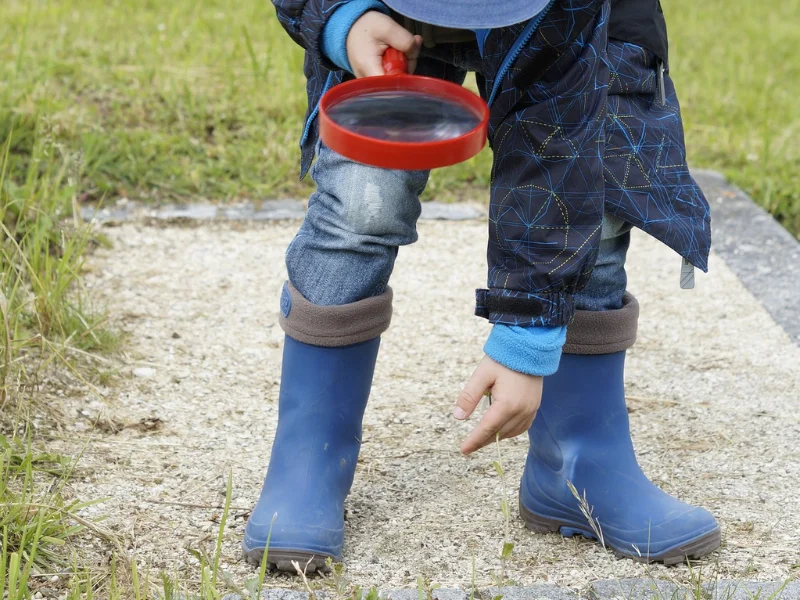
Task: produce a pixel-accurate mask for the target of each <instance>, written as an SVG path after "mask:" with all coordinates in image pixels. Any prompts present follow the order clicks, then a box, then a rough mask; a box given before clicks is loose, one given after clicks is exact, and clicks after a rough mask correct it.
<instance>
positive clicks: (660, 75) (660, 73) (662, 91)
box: [657, 60, 667, 105]
mask: <svg viewBox="0 0 800 600" xmlns="http://www.w3.org/2000/svg"><path fill="white" fill-rule="evenodd" d="M657 70H658V97H659V99H660V100H661V104H663V105H666V103H667V90H666V88H665V87H664V61H663V60H660V61H658V67H657Z"/></svg>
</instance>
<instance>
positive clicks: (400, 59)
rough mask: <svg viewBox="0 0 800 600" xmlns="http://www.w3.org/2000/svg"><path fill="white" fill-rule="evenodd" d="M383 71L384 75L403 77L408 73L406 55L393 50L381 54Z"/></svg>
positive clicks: (389, 49)
mask: <svg viewBox="0 0 800 600" xmlns="http://www.w3.org/2000/svg"><path fill="white" fill-rule="evenodd" d="M383 71H384V72H385V73H386V75H405V74H407V73H408V59H407V58H406V55H405V54H403V53H402V52H400V50H395V49H394V48H388V49H387V50H386V52H384V53H383Z"/></svg>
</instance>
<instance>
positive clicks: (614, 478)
mask: <svg viewBox="0 0 800 600" xmlns="http://www.w3.org/2000/svg"><path fill="white" fill-rule="evenodd" d="M624 367H625V352H624V351H622V352H615V353H613V354H597V355H580V354H564V355H563V356H562V358H561V364H560V366H559V369H558V372H557V373H556V374H555V375H552V376H549V377H546V378H545V380H544V393H543V397H542V405H541V408H540V410H539V412H538V414H537V415H536V419H535V420H534V422H533V425H532V426H531V429H530V431H529V436H530V442H531V445H530V451H529V453H528V460H527V463H526V465H525V471H524V473H523V476H522V482H521V485H520V514H521V516H522V518H523V519H524V520H525V522H526V524H527V526H528V528H529V529H532V530H534V531H538V532H556V531H560V532H561V534H562V535H563V536H565V537H571V536H573V535H583V536H585V537H587V538H592V539H598V532H597V531H595V530H594V529H593V528H592V527H591V526H590V524H589V520H588V519H587V518H586V516H584V515H583V514H582V512H581V509H580V506H579V503H578V501H577V500H576V498H575V496H574V495H573V494H572V492H571V491H570V489H569V487H568V484H567V482H571V483H572V485H574V486H575V488H576V489H577V491H578V493H579V494H580V495H581V496H584V494H585V498H586V503H587V504H588V506H589V507H591V509H592V517H593V518H594V519H595V520H596V523H599V532H600V533H602V536H603V539H604V542H605V545H606V546H607V547H610V548H611V549H613V550H614V551H615V552H616V553H617V554H620V555H624V556H627V557H630V558H634V559H636V560H640V561H647V562H663V563H665V564H676V563H680V562H684V561H685V560H686V559H687V558H698V557H700V556H703V555H705V554H708V553H709V552H712V551H714V550H716V549H717V548H718V547H719V545H720V529H719V525H717V522H716V521H715V520H714V517H713V516H711V514H710V513H709V512H708V511H706V510H704V509H702V508H698V507H695V506H690V505H689V504H685V503H683V502H681V501H680V500H677V499H675V498H673V497H672V496H670V495H669V494H667V493H665V492H664V491H662V490H661V489H659V488H658V487H656V486H655V485H654V484H653V483H651V482H650V481H649V480H648V479H647V477H645V475H644V473H642V470H641V468H640V467H639V464H638V463H637V461H636V456H635V454H634V450H633V443H632V442H631V437H630V430H629V425H628V411H627V408H626V406H625V391H624V386H623V372H624Z"/></svg>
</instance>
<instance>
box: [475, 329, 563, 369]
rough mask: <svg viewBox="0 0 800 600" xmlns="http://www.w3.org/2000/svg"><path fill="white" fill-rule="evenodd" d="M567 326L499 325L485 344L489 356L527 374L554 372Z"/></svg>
mask: <svg viewBox="0 0 800 600" xmlns="http://www.w3.org/2000/svg"><path fill="white" fill-rule="evenodd" d="M566 340H567V327H566V326H559V327H519V326H517V325H503V324H500V323H498V324H496V325H495V326H494V327H493V328H492V333H491V334H489V339H488V340H486V344H485V345H484V347H483V351H484V352H485V353H486V356H488V357H489V358H491V359H492V360H494V361H495V362H498V363H500V364H501V365H503V366H504V367H507V368H509V369H511V370H512V371H517V372H518V373H525V374H527V375H538V376H540V377H544V376H545V375H552V374H553V373H555V372H556V371H557V370H558V363H559V361H560V360H561V348H562V347H563V346H564V342H566Z"/></svg>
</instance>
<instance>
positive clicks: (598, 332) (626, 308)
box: [564, 292, 639, 354]
mask: <svg viewBox="0 0 800 600" xmlns="http://www.w3.org/2000/svg"><path fill="white" fill-rule="evenodd" d="M638 322H639V303H638V302H637V301H636V298H634V297H633V296H632V295H631V294H629V293H628V292H625V295H624V296H623V297H622V308H620V309H619V310H604V311H591V310H578V311H575V320H574V321H573V322H572V323H571V324H570V325H569V326H568V327H567V343H566V344H564V353H565V354H611V353H612V352H621V351H622V350H627V349H628V348H630V347H631V346H633V343H634V342H635V341H636V328H637V325H638Z"/></svg>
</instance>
